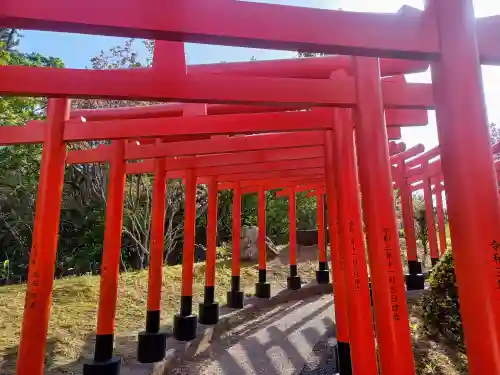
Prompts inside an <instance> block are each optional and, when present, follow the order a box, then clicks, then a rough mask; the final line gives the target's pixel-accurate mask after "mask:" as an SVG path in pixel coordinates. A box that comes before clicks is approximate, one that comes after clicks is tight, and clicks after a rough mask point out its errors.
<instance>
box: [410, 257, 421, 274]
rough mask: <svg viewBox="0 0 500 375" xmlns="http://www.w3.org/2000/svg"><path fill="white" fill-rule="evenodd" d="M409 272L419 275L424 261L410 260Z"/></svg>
mask: <svg viewBox="0 0 500 375" xmlns="http://www.w3.org/2000/svg"><path fill="white" fill-rule="evenodd" d="M408 273H409V274H410V275H418V274H420V273H422V263H420V262H419V261H418V260H409V261H408Z"/></svg>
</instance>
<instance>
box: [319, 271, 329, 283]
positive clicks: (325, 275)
mask: <svg viewBox="0 0 500 375" xmlns="http://www.w3.org/2000/svg"><path fill="white" fill-rule="evenodd" d="M316 281H317V282H318V284H328V283H329V282H330V273H329V272H328V270H317V271H316Z"/></svg>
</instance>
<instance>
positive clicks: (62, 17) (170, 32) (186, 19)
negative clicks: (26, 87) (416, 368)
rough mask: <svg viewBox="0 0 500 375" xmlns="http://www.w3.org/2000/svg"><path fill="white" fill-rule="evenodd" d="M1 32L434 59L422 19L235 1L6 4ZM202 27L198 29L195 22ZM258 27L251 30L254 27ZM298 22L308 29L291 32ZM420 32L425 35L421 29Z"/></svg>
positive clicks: (431, 27)
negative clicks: (12, 29) (9, 29)
mask: <svg viewBox="0 0 500 375" xmlns="http://www.w3.org/2000/svg"><path fill="white" fill-rule="evenodd" d="M2 13H3V15H2V24H3V26H4V27H15V28H21V29H39V30H52V31H64V32H75V33H88V34H99V35H114V36H122V37H135V38H145V39H158V40H162V39H163V40H173V41H184V42H195V43H196V42H197V43H208V44H221V45H237V46H242V47H258V48H271V49H284V50H297V49H300V50H303V51H310V52H329V53H332V54H333V53H335V54H342V55H359V54H361V55H366V54H369V55H374V54H376V55H385V56H389V57H405V58H422V57H428V56H429V55H436V54H437V53H438V51H439V47H438V42H437V32H436V26H435V24H434V23H433V22H432V20H433V19H432V18H431V22H428V23H426V24H425V25H424V24H423V22H422V15H421V14H415V13H411V14H408V15H405V14H370V13H354V12H345V11H327V10H320V9H310V8H305V7H290V6H281V5H271V4H259V3H247V2H240V1H229V2H226V1H223V2H214V1H210V2H207V1H204V0H183V1H171V2H169V3H168V4H165V3H164V2H163V1H161V0H150V1H149V2H148V6H143V4H142V3H140V2H139V0H126V1H118V0H108V1H107V2H106V3H105V6H104V4H103V3H102V1H99V0H89V1H86V2H82V3H79V4H75V3H68V2H66V1H64V0H46V1H44V2H43V4H42V3H40V4H38V3H35V4H33V3H32V2H30V1H29V0H4V4H3V12H2ZM200 20H203V22H200ZM256 20H259V26H258V27H256V24H255V21H256ZM297 20H300V21H301V23H303V24H304V25H308V27H307V28H305V29H304V28H302V27H297ZM423 26H426V27H423Z"/></svg>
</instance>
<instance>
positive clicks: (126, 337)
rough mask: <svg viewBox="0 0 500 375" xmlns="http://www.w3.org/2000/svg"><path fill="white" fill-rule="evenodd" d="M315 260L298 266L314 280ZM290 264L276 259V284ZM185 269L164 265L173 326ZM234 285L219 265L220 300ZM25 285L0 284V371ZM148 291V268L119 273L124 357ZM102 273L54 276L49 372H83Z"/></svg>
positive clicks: (8, 363) (251, 278)
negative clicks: (182, 273)
mask: <svg viewBox="0 0 500 375" xmlns="http://www.w3.org/2000/svg"><path fill="white" fill-rule="evenodd" d="M315 268H316V261H309V262H304V263H302V264H300V265H299V272H300V274H301V276H302V277H303V278H304V280H306V281H309V280H312V279H314V271H315ZM204 275H205V266H204V264H197V265H196V266H195V283H194V305H193V307H194V310H195V311H196V310H197V304H198V302H200V301H201V298H202V296H203V285H204V277H205V276H204ZM287 275H288V265H286V264H280V263H278V262H276V263H272V267H270V269H269V271H268V278H269V281H270V282H271V283H273V284H275V285H276V284H280V285H285V284H286V276H287ZM241 280H242V287H243V289H244V290H245V292H247V293H248V294H251V293H252V292H253V290H254V284H255V282H256V281H257V267H256V266H255V265H253V264H245V265H243V266H242V269H241ZM180 281H181V268H180V267H179V266H172V267H165V268H164V283H163V295H162V301H163V302H162V308H163V310H162V323H163V325H166V326H168V325H170V324H171V321H172V317H173V315H174V314H175V313H176V312H177V310H178V307H179V296H180ZM230 285H231V264H230V261H229V262H219V263H218V264H217V287H216V294H217V300H218V301H220V302H221V303H223V302H224V301H225V299H226V292H227V291H228V290H229V289H230ZM25 287H26V286H25V285H12V286H6V287H1V288H0V348H1V349H0V359H2V360H3V363H1V362H0V363H1V365H0V374H10V373H11V372H12V373H13V368H14V366H15V359H16V357H17V345H18V343H19V329H20V323H21V320H22V314H23V305H24V295H25ZM146 296H147V271H140V272H128V273H124V274H122V275H121V276H120V286H119V294H118V306H117V312H116V350H117V353H118V354H120V355H122V356H123V357H124V360H125V361H127V359H131V358H134V357H135V354H136V335H137V332H139V331H141V330H143V329H144V325H145V313H146V308H145V306H146ZM98 298H99V277H98V276H80V277H69V278H64V279H61V280H56V281H55V285H54V293H53V304H52V315H51V320H50V327H49V336H48V344H47V355H46V360H47V365H46V374H61V373H64V374H73V373H79V369H80V368H81V365H80V364H79V363H78V362H79V360H81V358H82V356H85V357H89V354H91V353H92V344H93V339H94V331H95V326H96V313H97V302H98Z"/></svg>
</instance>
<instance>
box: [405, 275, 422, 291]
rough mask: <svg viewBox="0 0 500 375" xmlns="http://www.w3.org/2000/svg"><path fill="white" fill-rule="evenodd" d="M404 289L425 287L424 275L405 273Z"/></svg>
mask: <svg viewBox="0 0 500 375" xmlns="http://www.w3.org/2000/svg"><path fill="white" fill-rule="evenodd" d="M405 278H406V290H422V289H424V288H425V286H424V281H425V278H424V275H422V274H417V275H412V274H410V275H406V277H405Z"/></svg>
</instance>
